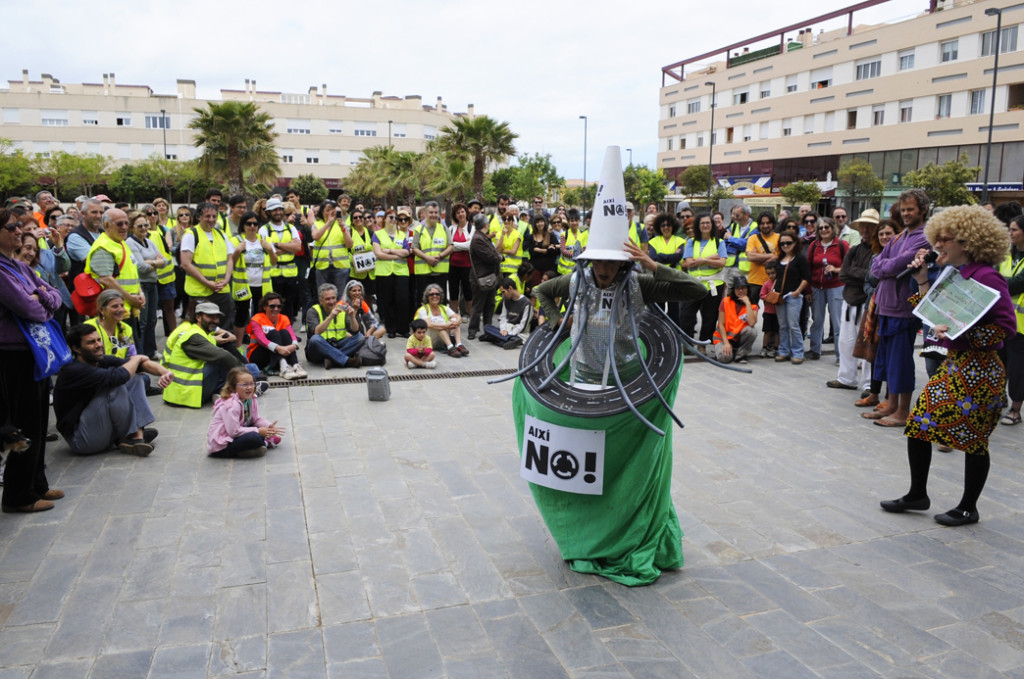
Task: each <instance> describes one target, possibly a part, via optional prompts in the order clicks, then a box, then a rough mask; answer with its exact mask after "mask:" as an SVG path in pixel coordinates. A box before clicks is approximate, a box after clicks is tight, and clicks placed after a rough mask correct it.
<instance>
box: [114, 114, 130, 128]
mask: <svg viewBox="0 0 1024 679" xmlns="http://www.w3.org/2000/svg"><path fill="white" fill-rule="evenodd" d="M114 124H115V125H117V126H118V127H131V126H132V114H131V113H118V114H117V117H116V118H114Z"/></svg>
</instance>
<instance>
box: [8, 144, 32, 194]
mask: <svg viewBox="0 0 1024 679" xmlns="http://www.w3.org/2000/svg"><path fill="white" fill-rule="evenodd" d="M35 178H36V174H35V172H33V171H32V162H31V161H30V160H29V159H28V158H26V157H25V154H24V153H22V152H21V149H18V148H16V147H15V146H14V143H13V142H12V141H11V140H10V139H5V138H3V137H0V197H3V198H8V197H10V196H15V195H18V194H25V193H28V192H29V191H30V190H31V188H32V183H33V182H34V181H35Z"/></svg>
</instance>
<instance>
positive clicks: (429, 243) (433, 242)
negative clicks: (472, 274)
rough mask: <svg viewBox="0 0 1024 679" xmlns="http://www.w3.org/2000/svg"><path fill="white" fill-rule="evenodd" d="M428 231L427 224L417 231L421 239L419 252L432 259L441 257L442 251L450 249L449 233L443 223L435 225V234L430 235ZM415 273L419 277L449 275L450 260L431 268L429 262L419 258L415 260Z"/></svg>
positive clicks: (442, 261)
mask: <svg viewBox="0 0 1024 679" xmlns="http://www.w3.org/2000/svg"><path fill="white" fill-rule="evenodd" d="M428 229H429V227H428V226H427V225H426V224H422V225H421V226H420V228H419V229H417V231H416V234H417V238H419V250H420V252H422V253H424V254H426V255H429V256H430V257H440V256H441V251H442V250H444V249H445V248H446V247H448V232H447V231H445V229H444V225H443V224H441V222H438V223H437V224H435V225H434V233H430V232H429V231H428ZM413 273H414V274H416V275H417V276H419V275H422V274H429V273H448V258H447V257H445V258H444V259H442V260H441V261H439V262H438V263H437V264H435V265H434V266H430V265H429V264H427V260H425V259H423V258H421V257H418V256H417V257H415V258H414V259H413Z"/></svg>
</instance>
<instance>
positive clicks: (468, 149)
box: [431, 116, 519, 198]
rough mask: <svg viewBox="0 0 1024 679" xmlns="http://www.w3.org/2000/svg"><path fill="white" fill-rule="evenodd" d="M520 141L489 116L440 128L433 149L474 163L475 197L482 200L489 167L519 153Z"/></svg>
mask: <svg viewBox="0 0 1024 679" xmlns="http://www.w3.org/2000/svg"><path fill="white" fill-rule="evenodd" d="M518 137H519V135H518V134H516V133H515V132H513V131H512V130H511V129H509V126H508V123H505V122H502V123H499V122H498V121H496V120H494V119H493V118H491V117H489V116H475V117H473V118H469V117H466V116H463V117H460V118H456V119H455V120H454V121H452V123H451V124H449V125H445V126H444V127H442V128H441V130H440V134H439V135H438V137H437V139H435V140H434V141H433V142H431V147H432V148H433V149H437V150H440V151H446V152H448V153H453V154H455V155H459V156H463V157H465V158H467V159H469V160H471V161H472V163H473V194H474V195H475V196H476V197H477V198H483V193H484V171H485V169H486V168H487V164H488V163H492V162H500V161H502V160H504V159H505V158H507V157H509V156H511V155H514V154H515V152H516V149H515V145H514V144H513V142H515V140H516V139H517V138H518Z"/></svg>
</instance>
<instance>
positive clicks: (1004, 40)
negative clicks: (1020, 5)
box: [981, 26, 1017, 57]
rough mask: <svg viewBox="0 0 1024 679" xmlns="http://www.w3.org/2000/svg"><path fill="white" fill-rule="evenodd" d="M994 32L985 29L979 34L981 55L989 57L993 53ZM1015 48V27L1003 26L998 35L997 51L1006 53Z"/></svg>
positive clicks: (994, 43)
mask: <svg viewBox="0 0 1024 679" xmlns="http://www.w3.org/2000/svg"><path fill="white" fill-rule="evenodd" d="M995 46H996V32H995V31H987V32H985V33H982V34H981V56H983V57H990V56H992V55H993V54H994V53H995ZM1016 49H1017V27H1016V26H1010V27H1008V28H1004V29H1003V30H1002V33H1001V34H1000V35H999V53H1000V54H1006V53H1007V52H1013V51H1014V50H1016Z"/></svg>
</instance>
